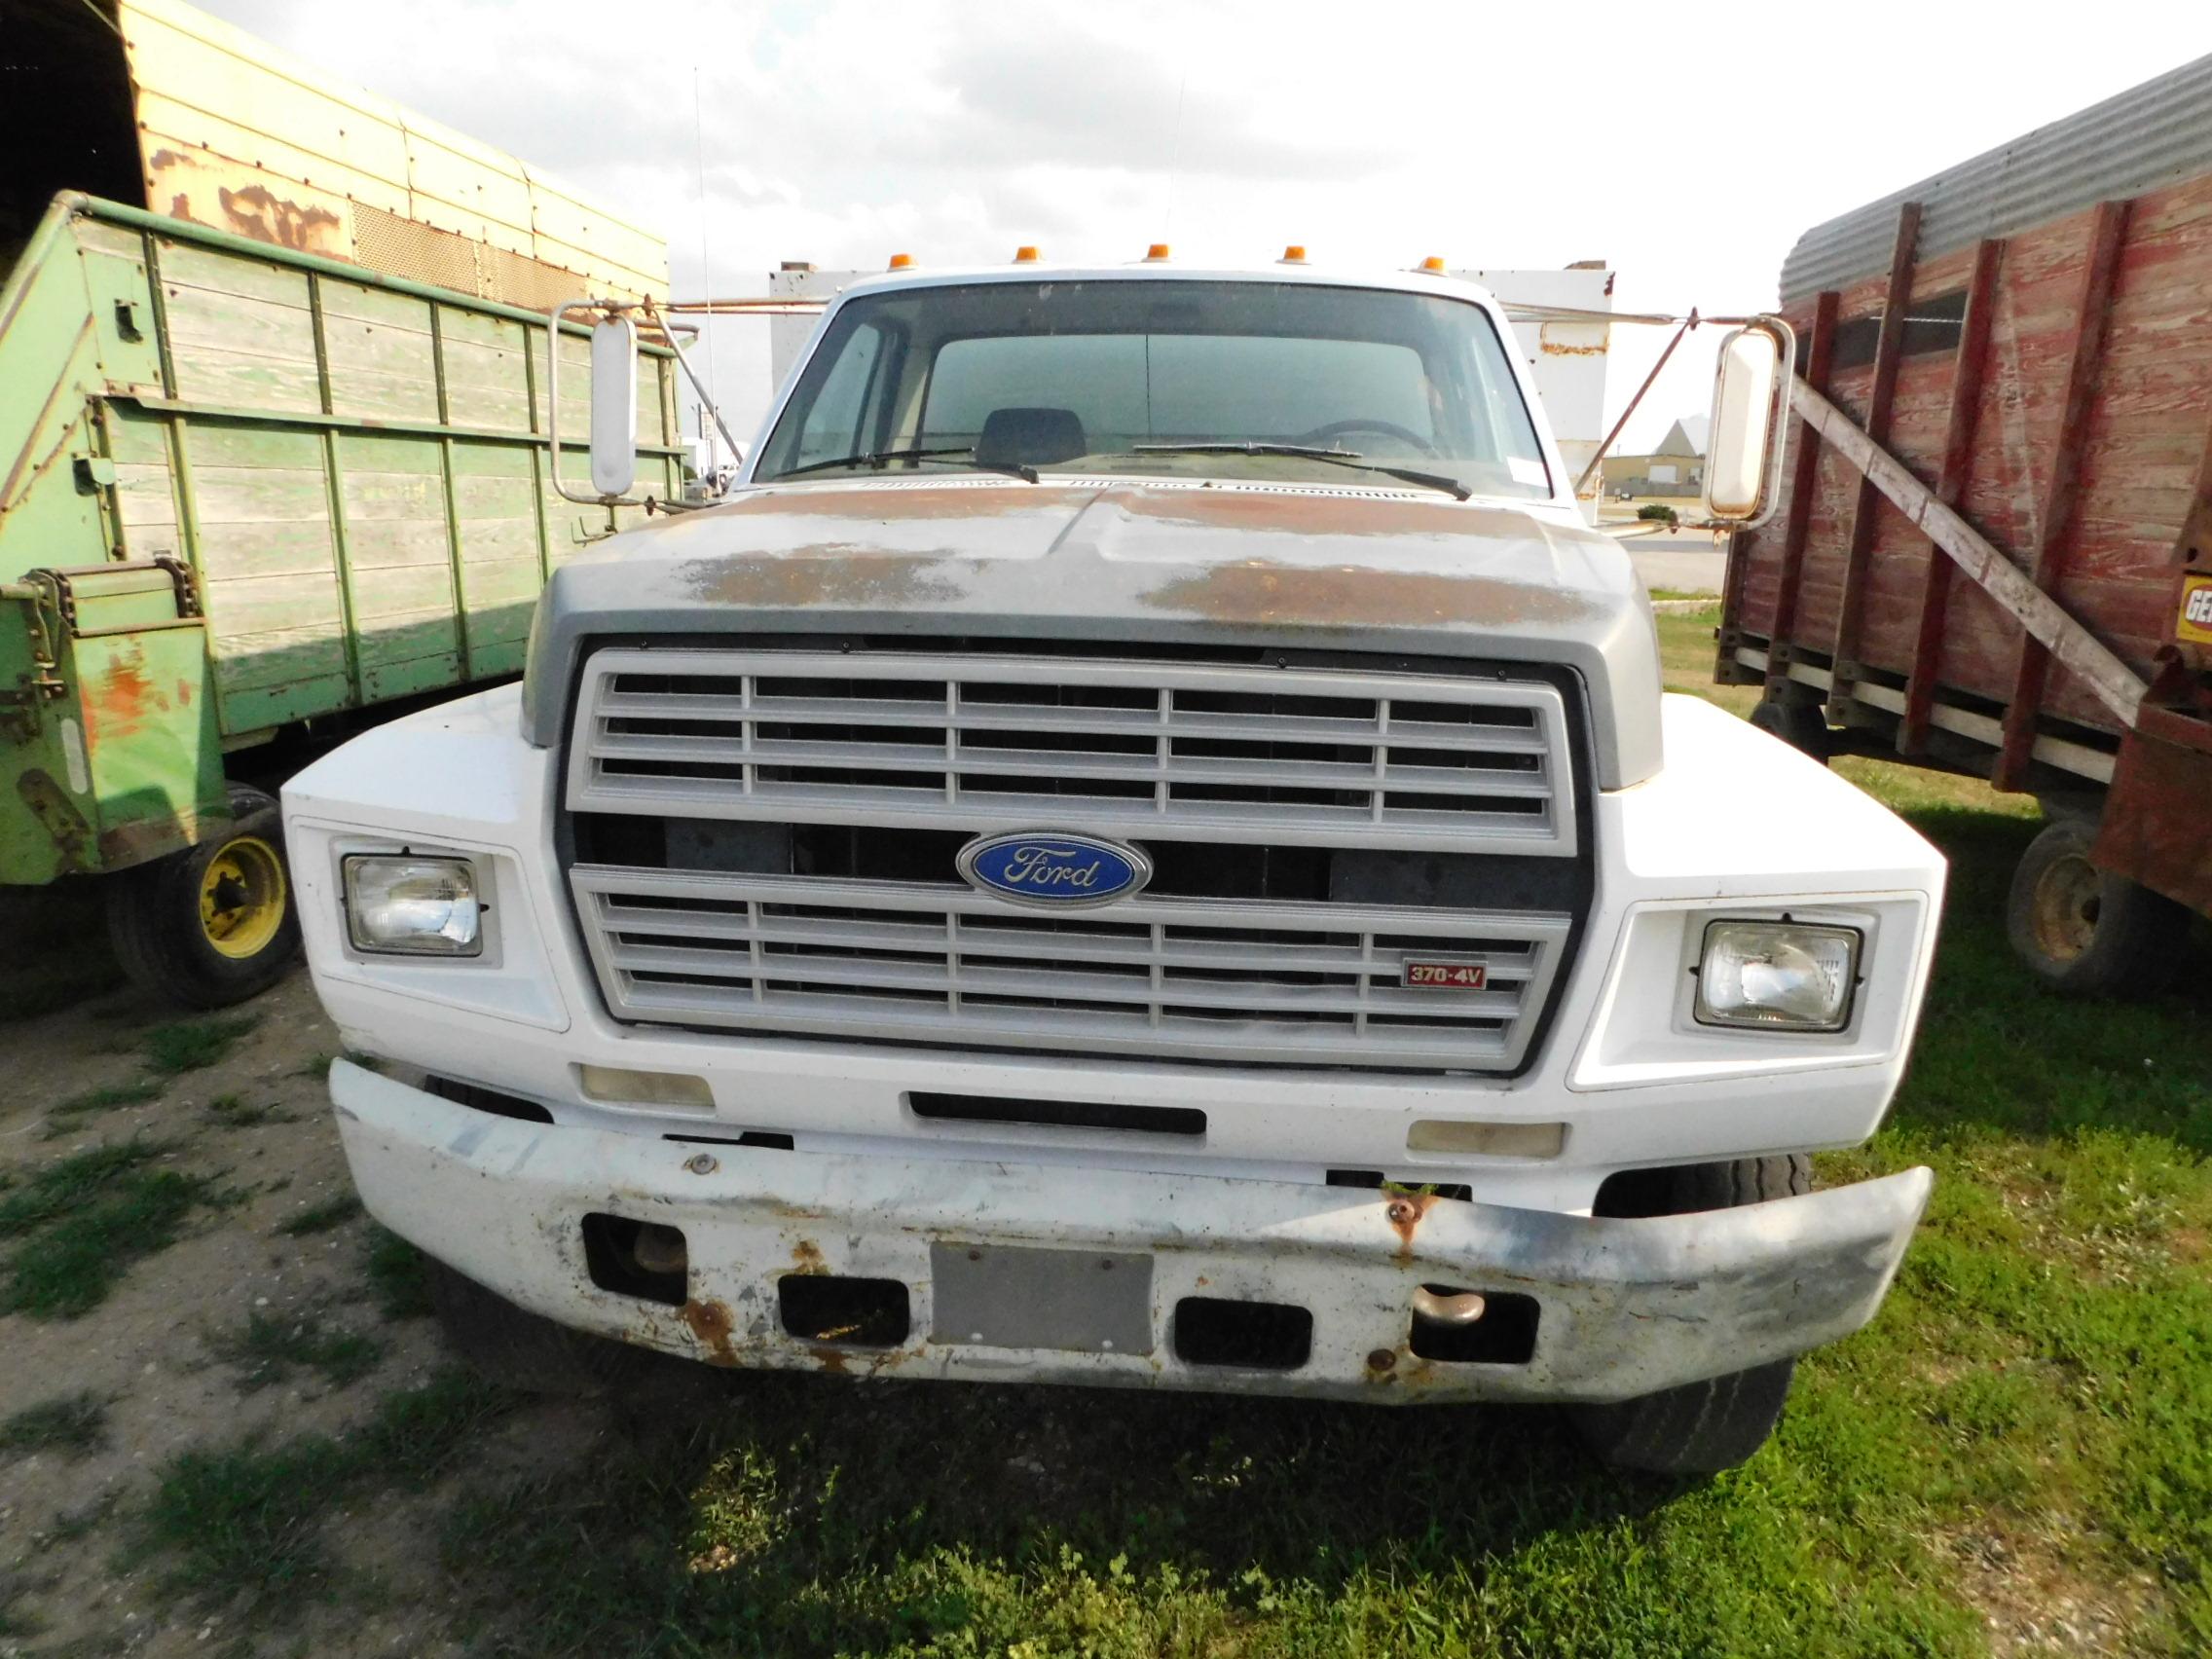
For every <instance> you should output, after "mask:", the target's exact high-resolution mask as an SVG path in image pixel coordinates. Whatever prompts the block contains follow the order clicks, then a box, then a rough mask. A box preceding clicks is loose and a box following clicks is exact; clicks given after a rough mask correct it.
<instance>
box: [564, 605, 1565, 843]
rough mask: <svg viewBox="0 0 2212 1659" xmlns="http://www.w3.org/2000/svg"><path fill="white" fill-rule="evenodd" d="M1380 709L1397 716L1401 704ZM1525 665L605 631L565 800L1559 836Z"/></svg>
mask: <svg viewBox="0 0 2212 1659" xmlns="http://www.w3.org/2000/svg"><path fill="white" fill-rule="evenodd" d="M1401 717H1402V718H1401ZM1566 756H1567V728H1566V715H1565V705H1564V703H1563V701H1562V699H1561V696H1560V693H1559V692H1558V690H1557V689H1555V688H1554V687H1553V686H1551V685H1549V684H1547V683H1544V682H1538V681H1499V680H1473V679H1470V680H1453V679H1447V678H1443V677H1426V676H1413V675H1369V674H1356V673H1350V672H1343V671H1335V670H1278V669H1255V668H1218V667H1210V666H1206V665H1200V664H1160V663H1129V662H1111V661H1070V660H1066V659H1053V658H1028V657H1005V658H987V657H986V658H979V659H978V658H962V659H957V660H948V659H944V658H939V657H928V656H904V655H895V654H888V653H886V654H877V653H873V652H870V653H867V654H866V655H847V654H845V653H830V652H813V651H791V652H781V651H707V650H643V649H626V648H625V649H608V650H603V651H600V652H598V653H597V654H596V655H594V656H593V657H592V659H591V660H590V662H589V663H587V665H586V669H585V675H584V685H583V691H582V703H581V706H580V709H579V712H578V718H577V724H576V732H575V739H574V741H573V743H572V744H571V763H570V776H569V804H570V805H571V808H573V809H575V810H578V811H605V812H626V811H627V812H638V811H650V810H656V809H669V810H673V809H677V808H681V809H682V811H684V812H686V813H688V814H690V815H692V816H697V817H706V818H730V819H769V820H776V819H790V818H793V817H802V818H804V819H806V820H808V821H811V822H817V823H830V824H882V825H887V826H895V827H923V826H955V827H959V828H962V829H966V830H999V829H1020V828H1027V827H1029V825H1030V824H1032V823H1033V822H1035V821H1036V817H1037V814H1039V813H1041V812H1042V813H1046V814H1049V815H1056V816H1058V817H1060V818H1063V819H1064V817H1065V815H1066V813H1067V811H1068V809H1069V808H1070V806H1071V804H1074V805H1080V807H1081V809H1082V811H1083V812H1084V814H1085V815H1086V817H1087V818H1098V819H1101V820H1104V821H1106V822H1107V823H1109V824H1110V826H1111V827H1112V828H1113V829H1114V830H1116V832H1119V833H1131V834H1133V833H1140V832H1141V833H1153V834H1159V835H1164V836H1171V837H1175V838H1181V839H1196V840H1217V841H1244V840H1260V839H1265V840H1266V841H1267V842H1270V843H1272V844H1277V845H1287V846H1300V845H1303V846H1315V845H1331V844H1344V843H1346V842H1348V841H1349V840H1350V838H1351V837H1350V836H1349V834H1348V832H1349V831H1351V830H1354V829H1357V830H1360V831H1361V833H1360V834H1359V836H1358V844H1359V845H1362V846H1366V847H1372V848H1407V849H1412V848H1439V849H1449V850H1453V851H1461V852H1464V851H1486V852H1512V853H1524V854H1533V855H1539V856H1552V857H1559V856H1570V855H1572V854H1573V852H1574V851H1575V836H1576V821H1575V813H1574V801H1573V792H1572V790H1571V789H1570V788H1569V787H1568V784H1567V777H1566V771H1565V765H1566Z"/></svg>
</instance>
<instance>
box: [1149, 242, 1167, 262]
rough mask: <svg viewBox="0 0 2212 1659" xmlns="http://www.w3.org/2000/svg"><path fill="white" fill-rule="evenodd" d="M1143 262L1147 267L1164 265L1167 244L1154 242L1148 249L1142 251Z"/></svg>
mask: <svg viewBox="0 0 2212 1659" xmlns="http://www.w3.org/2000/svg"><path fill="white" fill-rule="evenodd" d="M1144 262H1145V263H1146V264H1147V265H1164V264H1166V263H1167V244H1166V243H1165V242H1154V243H1153V244H1152V245H1151V246H1150V247H1148V248H1146V249H1145V250H1144Z"/></svg>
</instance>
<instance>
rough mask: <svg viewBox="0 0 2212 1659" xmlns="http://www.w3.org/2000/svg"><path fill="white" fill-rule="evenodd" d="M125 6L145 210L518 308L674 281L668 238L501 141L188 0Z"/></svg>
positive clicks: (659, 290) (135, 1) (147, 0)
mask: <svg viewBox="0 0 2212 1659" xmlns="http://www.w3.org/2000/svg"><path fill="white" fill-rule="evenodd" d="M119 15H120V18H121V21H122V24H123V32H124V39H125V46H126V51H127V54H128V57H129V66H130V76H131V83H132V90H133V92H134V94H135V96H136V100H137V105H138V120H139V134H140V141H141V150H142V161H143V164H144V169H145V180H146V203H147V205H148V206H149V207H151V208H153V209H154V210H155V211H157V212H163V213H168V214H171V215H173V216H175V217H177V218H183V219H190V220H193V221H194V222H196V223H200V224H204V225H210V226H213V227H215V228H216V229H219V230H225V231H230V232H233V233H235V234H238V235H242V236H249V237H253V238H256V239H257V240H263V241H269V242H274V243H276V244H277V245H279V246H284V247H291V248H297V249H299V250H301V251H304V252H311V253H318V254H323V255H325V256H328V257H331V258H337V259H346V260H350V261H352V262H354V263H356V264H360V265H365V266H367V267H369V268H370V269H371V270H375V271H382V272H385V273H387V275H392V276H408V277H413V278H416V279H419V280H428V281H434V282H438V283H440V284H442V285H445V286H449V287H453V288H456V289H459V290H460V291H461V292H463V293H473V294H476V295H479V296H480V297H483V298H488V299H499V300H505V301H508V302H510V303H515V304H525V305H531V306H541V305H549V304H551V303H552V302H553V301H554V300H557V299H566V298H571V297H573V296H574V295H576V294H579V293H583V292H586V291H589V292H592V293H598V294H620V295H639V294H648V293H649V294H655V295H665V294H666V293H667V292H668V250H667V245H666V243H665V242H663V241H662V240H660V239H659V238H657V237H655V236H653V235H652V234H651V233H650V232H648V231H645V230H643V229H641V228H640V227H638V226H636V225H633V224H631V223H629V222H628V221H626V220H624V219H623V218H621V217H620V216H619V215H617V214H615V213H613V212H610V211H608V209H606V208H604V207H602V206H600V205H598V204H597V203H591V202H588V201H586V200H584V199H583V198H582V197H579V196H578V195H577V194H576V193H575V192H573V191H571V190H570V189H569V188H568V187H566V186H565V185H561V184H558V183H555V182H554V181H552V180H549V179H546V178H544V177H542V176H539V175H536V174H534V173H533V172H532V171H531V170H530V169H529V168H527V167H525V166H523V164H522V163H521V162H519V161H517V160H516V159H515V158H514V157H512V156H509V155H507V154H506V153H505V152H503V151H500V150H498V149H495V148H493V147H492V146H491V145H488V144H485V143H482V142H480V141H479V140H477V139H474V138H471V137H469V136H468V135H466V134H465V133H461V132H457V131H455V130H454V129H451V128H448V127H445V126H443V125H441V124H440V123H437V122H434V121H430V120H427V119H425V118H424V117H423V116H420V115H416V114H414V113H412V112H411V111H408V110H406V109H403V108H401V107H400V106H399V105H397V104H394V103H392V102H390V101H389V100H387V99H385V98H381V97H378V96H376V95H375V94H374V93H371V92H364V91H362V90H360V89H359V88H356V87H352V86H349V85H347V84H346V83H345V82H343V81H340V80H337V79H335V78H333V77H331V76H329V75H327V74H325V73H323V72H322V71H320V70H318V69H316V68H314V67H313V66H312V65H310V64H307V63H304V62H302V61H300V60H299V59H297V58H294V57H292V56H290V55H288V54H285V53H282V52H279V51H278V50H277V49H276V48H275V47H273V46H271V45H269V44H268V43H267V42H265V41H262V40H259V39H257V38H256V37H255V36H253V35H251V34H248V33H247V32H246V31H244V30H243V29H240V28H236V27H234V26H232V25H231V24H229V23H226V22H223V21H222V20H221V19H219V18H211V17H209V16H208V15H207V14H205V13H203V12H201V11H199V10H197V9H196V8H194V7H192V6H188V5H185V4H183V0H125V4H123V6H122V7H121V8H120V14H119ZM410 232H411V233H412V234H409V233H410ZM464 256H465V257H464Z"/></svg>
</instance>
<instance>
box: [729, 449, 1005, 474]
mask: <svg viewBox="0 0 2212 1659" xmlns="http://www.w3.org/2000/svg"><path fill="white" fill-rule="evenodd" d="M893 461H961V462H964V463H965V464H967V465H969V466H973V467H977V468H978V469H980V470H982V471H984V472H1003V473H1005V474H1007V476H1009V477H1010V478H1019V479H1021V480H1022V481H1023V482H1025V483H1029V484H1034V483H1036V482H1037V469H1036V468H1035V467H1034V466H1023V465H1022V464H1021V463H1020V462H1019V461H977V459H976V451H975V448H974V446H973V445H963V446H960V447H957V448H953V449H892V450H877V451H876V452H875V453H874V454H873V455H840V456H835V457H832V458H831V459H830V460H829V461H808V462H807V463H806V464H805V465H804V466H794V467H792V468H791V469H790V470H789V471H786V472H779V473H777V474H776V478H779V479H780V478H796V477H797V476H798V475H799V474H800V473H802V472H827V471H829V470H830V467H832V466H866V467H872V468H873V469H874V470H875V471H877V472H881V471H882V470H883V469H884V468H885V467H887V466H889V465H890V464H891V463H892V462H893ZM768 482H770V483H773V482H775V479H770V480H768Z"/></svg>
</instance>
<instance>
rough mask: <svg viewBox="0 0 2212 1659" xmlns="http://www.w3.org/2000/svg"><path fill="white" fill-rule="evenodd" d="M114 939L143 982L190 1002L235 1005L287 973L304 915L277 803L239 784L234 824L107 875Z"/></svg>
mask: <svg viewBox="0 0 2212 1659" xmlns="http://www.w3.org/2000/svg"><path fill="white" fill-rule="evenodd" d="M106 887H107V929H108V939H109V940H110V941H111V942H112V943H113V944H114V946H115V957H116V961H117V962H118V963H120V964H121V965H122V967H123V971H124V972H125V973H126V974H128V975H129V977H130V978H131V980H132V981H133V982H134V983H136V984H137V985H138V986H139V987H140V988H141V989H143V990H145V991H148V992H150V993H151V994H153V995H154V996H157V997H160V998H162V999H163V1000H164V1001H166V1002H171V1003H177V1004H181V1005H182V1006H184V1007H186V1008H228V1007H229V1006H230V1005H231V1004H233V1003H240V1002H244V1001H245V1000H246V999H247V998H248V997H252V996H258V995H260V994H261V992H263V991H265V990H267V989H268V988H269V987H270V986H271V985H273V984H275V983H276V981H277V980H278V979H279V978H281V977H283V974H284V971H285V969H287V968H289V967H290V966H291V964H292V958H293V957H295V956H297V955H298V954H299V950H300V918H299V914H298V912H297V910H296V909H295V908H294V906H293V899H292V879H291V871H290V868H289V866H287V865H286V864H285V862H284V825H283V818H282V814H281V813H280V811H279V809H278V807H277V805H276V801H275V800H273V799H272V798H271V797H270V796H268V795H266V794H264V793H262V792H261V791H259V790H256V789H249V788H248V787H247V786H245V785H243V784H233V785H232V786H231V822H230V824H229V826H228V827H227V828H225V829H223V830H218V831H217V832H215V833H214V834H212V835H210V836H208V837H207V839H206V840H204V841H202V842H201V843H200V844H199V845H198V846H195V847H187V848H185V849H184V850H183V851H182V852H178V853H171V854H169V855H168V856H167V857H166V858H161V859H156V860H154V861H153V862H152V863H150V864H144V865H140V866H138V867H137V868H135V869H129V870H125V871H123V872H122V873H121V874H118V875H113V876H110V877H108V878H107V882H106Z"/></svg>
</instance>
